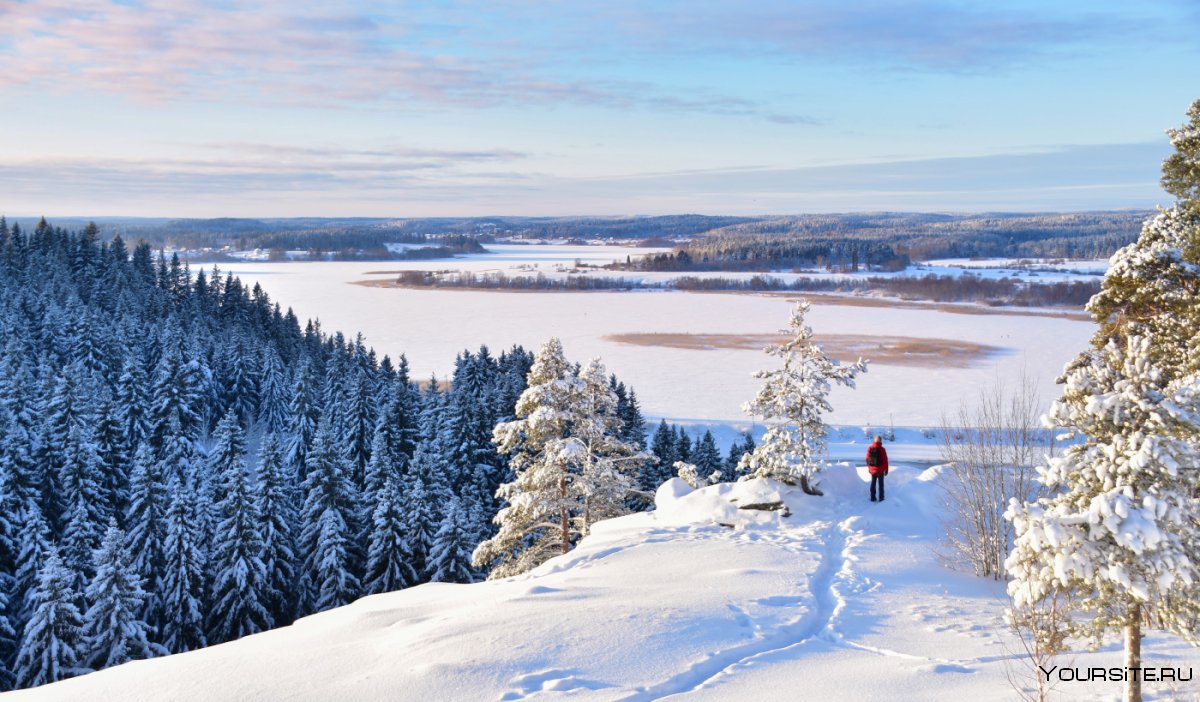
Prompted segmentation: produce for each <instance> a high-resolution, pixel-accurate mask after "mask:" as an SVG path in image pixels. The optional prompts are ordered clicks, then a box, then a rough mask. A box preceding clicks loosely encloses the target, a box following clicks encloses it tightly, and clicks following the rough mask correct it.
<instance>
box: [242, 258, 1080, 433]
mask: <svg viewBox="0 0 1200 702" xmlns="http://www.w3.org/2000/svg"><path fill="white" fill-rule="evenodd" d="M491 248H493V249H494V251H493V252H492V253H488V254H483V255H479V256H470V257H460V258H455V259H451V260H438V261H423V262H400V263H378V262H376V263H265V262H261V263H260V262H255V263H237V264H227V265H225V266H223V267H222V269H223V270H226V271H232V272H234V273H235V274H237V275H239V276H241V277H242V278H243V280H246V281H249V282H251V283H253V282H259V283H261V284H262V286H263V288H264V289H265V290H266V291H267V292H268V293H269V294H270V295H271V297H272V298H273V299H274V300H277V301H279V302H280V303H281V304H282V305H284V306H291V307H293V308H294V309H295V311H296V313H297V314H299V315H300V316H301V317H302V318H304V317H317V318H319V319H320V320H321V322H322V325H323V328H324V329H325V330H326V331H329V332H332V331H335V330H341V331H343V332H346V333H347V334H351V335H352V334H354V333H356V332H359V331H361V332H362V333H363V334H364V335H365V336H366V338H367V341H368V343H370V344H372V345H373V346H374V347H375V348H376V349H378V350H379V351H380V352H382V353H388V354H391V355H393V356H396V355H398V354H399V353H401V352H404V353H405V354H406V355H407V357H408V360H409V362H410V364H411V367H412V369H413V372H414V374H415V376H416V377H427V376H428V375H429V374H430V373H434V372H436V373H437V374H438V375H439V376H441V377H444V376H446V375H447V374H448V373H449V372H450V371H451V370H452V367H453V360H454V357H455V355H456V354H457V353H458V352H460V351H462V350H463V349H465V348H471V349H474V348H477V347H478V346H479V345H480V344H487V345H488V346H489V347H490V348H491V349H492V350H493V351H495V352H499V350H501V349H504V348H508V347H509V346H511V345H513V344H522V345H524V346H525V347H526V348H537V346H538V345H540V344H541V342H542V341H544V340H545V339H546V338H547V337H549V336H551V335H557V336H559V337H560V338H561V339H562V341H563V345H564V347H565V349H566V352H567V354H568V356H569V357H570V358H573V359H575V360H578V361H586V360H587V359H588V358H590V357H592V356H601V357H602V358H603V359H604V361H605V363H606V364H607V365H608V367H609V369H610V370H612V371H613V372H615V373H616V374H617V375H618V376H620V377H621V378H622V380H624V381H625V382H627V383H629V384H630V385H632V386H633V387H634V388H635V389H636V390H637V392H638V397H639V399H640V400H641V402H642V405H643V409H644V410H645V412H646V413H647V414H648V415H650V416H654V417H666V418H669V419H674V420H682V421H697V422H715V423H731V422H745V421H747V418H746V417H745V416H744V415H743V414H742V413H741V410H740V407H741V404H742V403H743V402H744V401H746V400H747V399H749V398H750V397H751V395H752V394H753V392H754V390H755V389H756V387H757V381H755V380H754V379H753V378H751V377H750V374H751V373H753V372H754V371H755V370H758V369H760V368H762V367H764V364H766V363H767V362H768V361H769V360H770V359H768V358H767V357H766V356H765V355H764V354H762V353H760V352H758V351H754V350H747V349H705V350H696V349H680V348H666V347H655V346H638V345H630V344H626V343H619V342H616V341H612V340H609V339H606V338H605V337H607V336H609V335H612V334H623V333H662V332H666V333H692V334H764V333H771V332H774V331H777V330H779V329H781V328H782V327H784V326H786V322H787V319H788V316H789V309H790V307H791V304H792V303H791V302H790V301H789V298H788V297H785V296H760V295H750V294H698V293H697V294H693V293H683V292H646V291H643V292H592V293H565V292H553V293H549V292H542V293H530V292H525V293H517V292H504V291H495V292H491V291H464V290H406V289H387V288H373V287H366V286H361V285H353V284H352V283H353V282H354V281H359V280H363V279H367V278H370V277H371V276H370V275H368V274H369V273H370V272H372V271H381V270H396V269H401V268H403V269H426V270H445V269H455V270H474V271H486V270H499V271H504V272H506V273H509V274H514V273H517V272H520V271H521V270H530V269H534V270H541V271H546V272H548V273H549V272H551V271H553V270H554V269H555V267H556V266H563V267H565V268H569V267H573V265H574V262H575V260H576V259H579V260H581V261H583V262H585V263H586V262H591V263H606V262H608V261H611V260H613V259H614V258H624V257H625V256H626V255H633V256H636V255H638V254H640V253H645V252H646V251H648V250H645V249H631V248H624V247H605V246H565V245H562V246H521V245H493V246H492V247H491ZM535 267H536V268H535ZM956 270H960V271H961V270H962V269H956ZM376 277H378V276H376ZM814 299H815V302H814V304H813V309H812V312H811V313H810V315H809V322H810V323H811V324H812V326H813V328H814V330H815V331H816V332H817V334H818V336H819V335H821V334H854V335H863V334H867V335H877V336H880V337H919V338H927V339H951V340H962V341H968V342H973V343H978V344H986V345H989V346H995V347H999V348H1000V349H1001V351H1000V352H998V353H996V354H993V355H991V356H988V357H986V358H984V359H982V360H981V361H979V362H978V363H976V364H974V365H972V366H970V367H965V368H964V367H955V366H952V365H938V366H934V367H913V366H885V365H882V364H876V365H874V366H872V368H871V370H870V372H869V373H868V374H867V375H865V376H862V378H861V379H860V381H859V384H858V388H857V389H856V390H853V391H851V390H844V389H840V388H839V389H837V390H835V391H834V394H833V398H832V401H833V405H834V408H835V409H834V413H833V415H832V417H831V418H830V420H831V421H832V422H834V423H840V424H847V425H861V424H877V425H888V424H894V425H896V426H912V427H923V426H934V425H937V424H938V422H939V420H940V418H941V416H942V414H943V412H945V411H947V410H953V409H954V408H955V407H956V406H957V405H958V404H959V403H960V402H963V401H970V400H971V399H973V398H974V397H975V396H976V394H977V393H978V392H979V389H980V388H983V387H987V386H989V385H991V384H993V383H994V382H996V381H997V380H1004V381H1007V382H1009V383H1010V384H1011V383H1012V382H1014V379H1015V378H1016V377H1017V376H1019V375H1020V373H1021V372H1022V371H1025V372H1026V373H1027V374H1028V375H1029V376H1030V377H1031V378H1032V379H1033V380H1034V381H1035V382H1036V383H1037V385H1038V388H1039V389H1040V391H1041V393H1042V395H1043V397H1044V398H1045V400H1046V402H1047V403H1048V402H1049V400H1050V399H1052V398H1053V397H1055V396H1057V389H1056V387H1055V385H1054V379H1055V377H1056V376H1057V375H1058V374H1059V372H1060V371H1061V370H1062V367H1063V364H1064V363H1066V362H1067V361H1068V360H1070V359H1071V358H1072V357H1073V356H1074V355H1075V354H1076V353H1077V352H1078V351H1079V350H1081V349H1083V348H1084V346H1085V345H1086V343H1087V341H1088V339H1089V337H1090V336H1091V334H1092V332H1093V325H1092V324H1091V323H1089V322H1084V321H1077V320H1071V319H1066V318H1058V317H1047V316H1014V315H1001V314H960V313H954V312H947V311H945V310H944V309H942V308H939V307H938V306H936V305H928V306H916V307H915V308H912V306H910V307H908V308H898V307H896V308H893V307H887V306H883V307H864V306H847V305H834V304H829V303H827V302H826V301H824V300H822V299H820V298H814ZM985 311H986V310H985ZM869 355H870V354H869V353H868V354H867V356H868V357H869Z"/></svg>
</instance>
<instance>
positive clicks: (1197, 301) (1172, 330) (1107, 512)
mask: <svg viewBox="0 0 1200 702" xmlns="http://www.w3.org/2000/svg"><path fill="white" fill-rule="evenodd" d="M1188 117H1189V121H1188V123H1186V124H1184V125H1183V126H1182V127H1181V128H1180V129H1177V130H1171V131H1170V132H1169V134H1170V136H1171V141H1172V143H1173V144H1174V146H1175V148H1176V153H1175V154H1174V155H1173V156H1171V157H1170V158H1168V159H1167V161H1166V162H1165V163H1164V164H1163V171H1164V175H1163V186H1164V187H1165V188H1166V189H1167V190H1168V192H1170V193H1172V194H1174V195H1176V196H1177V197H1178V198H1179V200H1178V201H1177V202H1176V203H1175V205H1174V206H1172V207H1171V208H1170V209H1167V210H1163V211H1161V212H1160V213H1159V214H1158V215H1157V216H1156V217H1154V218H1153V219H1151V220H1149V221H1147V222H1146V223H1145V225H1144V226H1143V228H1142V232H1141V235H1140V236H1139V237H1138V239H1137V241H1135V242H1134V243H1132V244H1130V245H1129V246H1126V247H1125V248H1123V249H1121V250H1120V251H1118V252H1117V253H1116V254H1115V255H1114V256H1113V257H1112V259H1111V261H1110V264H1109V271H1108V273H1107V274H1106V275H1105V277H1104V280H1103V282H1102V284H1101V290H1100V293H1099V294H1097V295H1096V296H1095V297H1093V298H1092V300H1091V301H1090V302H1089V303H1088V310H1089V311H1090V312H1091V313H1092V316H1093V318H1094V319H1095V320H1096V322H1097V324H1098V325H1099V330H1098V331H1097V333H1096V335H1095V336H1094V337H1093V339H1092V348H1091V349H1089V350H1087V351H1085V352H1084V353H1082V354H1081V355H1080V356H1079V357H1078V358H1077V359H1076V360H1075V361H1073V362H1072V363H1071V364H1069V365H1068V367H1067V371H1066V374H1065V375H1064V378H1063V379H1062V382H1063V383H1064V386H1065V387H1064V390H1063V395H1062V397H1061V398H1060V399H1059V400H1058V401H1057V402H1056V403H1054V405H1053V406H1052V408H1051V411H1050V413H1049V415H1048V420H1049V421H1050V422H1051V423H1052V425H1053V426H1054V427H1057V428H1060V429H1064V430H1066V437H1067V438H1074V439H1076V441H1074V442H1073V443H1070V444H1069V445H1068V447H1067V448H1066V449H1065V450H1064V451H1063V453H1062V455H1060V456H1057V457H1053V458H1051V459H1050V460H1049V462H1048V465H1047V466H1044V467H1040V468H1039V469H1038V473H1039V480H1040V481H1041V482H1042V484H1043V485H1044V486H1045V487H1046V488H1047V490H1048V491H1049V494H1048V495H1047V496H1045V497H1042V498H1040V499H1038V500H1036V501H1035V502H1032V503H1030V504H1025V505H1021V504H1018V503H1016V502H1014V503H1013V504H1012V505H1010V508H1009V510H1008V513H1007V514H1006V515H1005V516H1006V517H1008V518H1009V519H1010V520H1012V522H1013V526H1014V531H1015V532H1016V539H1015V543H1014V546H1013V549H1012V551H1011V552H1010V554H1009V558H1008V560H1007V562H1006V564H1005V566H1006V568H1007V570H1008V572H1009V575H1010V576H1012V580H1011V581H1010V584H1009V593H1010V594H1011V595H1012V597H1013V601H1014V607H1015V608H1016V609H1018V610H1019V609H1021V608H1023V607H1037V606H1038V605H1039V604H1040V603H1042V602H1045V601H1047V600H1049V599H1054V598H1061V597H1064V596H1065V598H1066V600H1067V601H1068V602H1070V603H1071V604H1072V606H1073V609H1074V610H1081V611H1082V612H1083V613H1085V615H1086V616H1084V617H1079V616H1077V615H1078V612H1077V611H1072V612H1068V613H1067V616H1066V622H1065V625H1064V626H1065V628H1066V629H1067V631H1069V632H1071V633H1075V634H1090V635H1091V636H1092V638H1093V641H1094V642H1095V643H1097V644H1098V643H1099V641H1100V640H1101V638H1102V637H1103V636H1104V634H1106V633H1108V632H1116V631H1122V632H1123V633H1124V635H1125V652H1126V666H1127V667H1130V668H1137V667H1140V666H1141V638H1142V626H1143V625H1144V624H1145V623H1149V624H1150V625H1152V626H1156V627H1159V628H1162V629H1165V630H1167V631H1170V632H1173V633H1176V634H1178V635H1180V636H1183V637H1185V638H1186V639H1188V640H1189V641H1191V642H1192V643H1193V644H1197V643H1200V556H1198V555H1197V554H1200V531H1198V529H1197V525H1200V503H1198V502H1197V499H1196V498H1197V496H1198V495H1200V475H1198V474H1197V471H1196V465H1197V464H1198V463H1200V350H1198V345H1200V344H1198V342H1200V329H1198V327H1197V323H1198V322H1200V204H1198V203H1200V199H1198V198H1200V170H1198V169H1197V168H1196V162H1197V154H1198V153H1200V101H1197V102H1196V103H1194V104H1193V105H1192V108H1191V109H1190V110H1189V112H1188ZM1126 699H1127V700H1129V701H1130V702H1133V701H1136V700H1140V699H1141V686H1140V682H1139V679H1138V678H1137V676H1129V678H1128V679H1127V687H1126Z"/></svg>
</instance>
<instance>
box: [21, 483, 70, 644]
mask: <svg viewBox="0 0 1200 702" xmlns="http://www.w3.org/2000/svg"><path fill="white" fill-rule="evenodd" d="M20 522H21V539H20V543H19V549H18V552H17V570H16V573H15V577H14V585H13V596H12V600H11V605H12V607H13V609H14V611H16V612H17V620H18V621H27V620H28V619H29V617H30V616H32V614H33V607H34V602H33V597H34V595H33V592H34V589H35V588H36V587H37V583H38V576H39V574H40V573H41V571H42V566H43V565H44V564H45V562H46V557H47V556H49V555H50V552H51V551H52V550H56V549H55V547H54V542H53V539H52V535H51V532H50V525H49V524H47V523H46V520H45V518H43V517H42V511H41V509H39V508H38V507H37V506H36V505H33V506H27V507H26V509H25V510H24V511H23V512H22V513H21V516H20ZM60 558H61V556H60Z"/></svg>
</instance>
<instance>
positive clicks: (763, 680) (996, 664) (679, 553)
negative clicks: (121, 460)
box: [11, 463, 1200, 702]
mask: <svg viewBox="0 0 1200 702" xmlns="http://www.w3.org/2000/svg"><path fill="white" fill-rule="evenodd" d="M862 470H865V469H862ZM940 471H941V469H940V468H938V467H934V468H930V469H926V470H923V471H922V470H919V469H917V468H915V467H913V466H912V465H911V464H907V465H906V464H903V463H899V464H895V465H894V466H893V472H892V475H891V476H890V477H889V478H888V483H889V485H888V498H887V501H886V502H882V503H875V504H873V503H870V502H868V501H867V499H866V491H867V489H866V483H865V482H864V481H863V476H862V475H860V474H859V472H858V471H856V470H854V469H851V468H848V467H846V468H841V469H835V470H834V471H832V472H831V473H830V474H828V475H827V477H826V478H825V479H824V487H825V489H826V490H827V493H828V494H827V495H826V497H823V498H815V497H809V496H805V495H802V494H800V493H798V492H797V491H793V490H788V489H786V488H783V486H781V485H779V484H777V483H773V482H767V481H757V480H756V481H748V482H743V483H738V484H735V485H730V484H720V485H715V486H711V487H708V488H705V489H703V490H699V491H692V490H691V489H690V488H688V487H687V486H686V485H684V484H683V483H682V482H681V481H678V480H673V481H671V482H668V483H666V484H665V485H664V486H663V487H662V488H661V489H660V490H659V496H658V509H657V511H655V512H652V513H641V514H636V515H631V516H628V517H622V518H619V519H615V520H611V521H608V522H602V523H600V524H598V525H597V526H596V528H595V530H594V532H593V534H592V535H591V536H589V537H588V538H586V539H585V540H584V541H583V542H582V543H581V544H580V546H579V547H578V548H576V549H575V550H574V551H572V552H571V553H569V554H567V555H565V556H561V557H558V558H555V559H553V560H551V561H549V562H547V563H545V564H543V565H542V566H541V567H539V568H537V569H536V570H534V571H532V572H531V573H528V574H526V575H523V576H518V577H515V578H510V579H507V580H503V581H494V582H487V583H480V584H475V585H446V584H428V585H422V586H419V587H416V588H412V589H409V590H404V591H401V592H396V593H390V594H386V595H378V596H374V597H368V598H365V599H362V600H360V601H358V602H356V603H354V604H352V605H350V606H348V607H344V608H341V609H338V610H334V611H331V612H327V613H323V614H319V615H315V616H312V617H308V618H306V619H302V620H300V621H299V622H297V623H296V624H295V625H293V626H290V627H286V628H283V629H279V630H275V631H271V632H267V633H263V634H258V635H256V636H252V637H249V638H246V639H242V640H241V641H235V642H232V643H228V644H224V645H220V646H214V647H211V648H208V649H204V650H200V651H196V652H192V653H186V654H182V655H177V656H171V657H168V658H160V659H154V660H148V661H138V662H134V663H129V664H126V665H122V666H119V667H117V668H111V669H108V670H105V671H101V672H99V673H94V674H91V675H87V676H85V677H82V678H76V679H72V680H67V681H64V682H61V683H56V684H54V685H50V686H47V687H43V688H39V689H35V690H29V691H24V692H17V693H12V695H11V697H12V699H13V700H36V701H39V702H49V701H51V700H84V699H87V700H123V701H127V702H138V701H141V700H145V701H146V702H157V701H158V700H179V701H183V700H206V701H207V700H247V699H257V700H334V699H336V700H388V701H392V700H421V701H423V702H427V701H433V700H437V701H439V702H441V701H443V700H445V701H450V700H464V701H468V700H469V701H471V702H475V701H477V700H478V701H503V700H525V699H539V700H558V699H582V700H657V699H671V700H681V701H682V700H690V701H701V700H715V701H728V700H734V701H741V700H746V701H754V702H762V701H765V700H799V699H805V700H831V701H842V700H846V701H850V700H854V701H859V700H924V701H929V702H939V701H946V702H961V701H962V700H972V702H983V701H985V700H1010V699H1014V698H1015V697H1016V692H1015V691H1014V690H1013V688H1012V687H1011V684H1010V682H1009V676H1010V675H1011V676H1013V677H1014V679H1015V680H1019V681H1021V682H1022V683H1023V684H1028V685H1031V684H1032V682H1033V673H1032V672H1031V671H1030V670H1029V669H1027V668H1026V667H1025V665H1024V664H1023V662H1022V661H1023V656H1022V654H1021V649H1020V647H1019V644H1018V643H1017V641H1016V639H1015V638H1014V637H1013V636H1012V635H1010V634H1009V633H1008V632H1007V630H1006V628H1005V626H1004V625H1003V623H1002V618H1001V617H1002V611H1003V608H1004V606H1005V601H1006V598H1005V597H1004V594H1003V587H1002V585H1001V584H999V583H996V582H995V581H991V580H984V579H979V578H975V577H972V576H968V575H965V574H962V573H957V572H953V571H950V570H948V569H946V568H945V567H944V565H943V564H942V562H941V561H940V560H939V559H938V557H937V556H936V555H935V540H936V538H937V535H938V532H939V527H938V516H939V507H938V494H939V493H938V490H939V486H938V479H939V474H940ZM779 498H782V499H783V500H785V501H786V504H787V506H788V508H789V509H790V512H791V514H790V516H782V514H781V513H780V512H765V511H758V510H742V509H738V508H737V505H739V504H740V505H748V504H752V503H761V502H765V501H769V500H772V499H779ZM734 501H736V502H734ZM725 525H729V526H725ZM1143 647H1144V654H1145V656H1146V665H1153V666H1156V667H1176V668H1182V669H1183V670H1184V671H1185V672H1186V671H1188V670H1189V669H1191V670H1192V671H1193V672H1194V670H1195V669H1196V668H1198V667H1200V652H1198V651H1197V650H1196V649H1193V648H1190V647H1188V646H1187V645H1186V644H1185V643H1183V642H1182V641H1180V640H1178V639H1175V638H1171V637H1165V636H1163V635H1161V634H1151V635H1149V636H1148V637H1147V639H1146V640H1145V641H1144V643H1143ZM1055 663H1056V664H1058V665H1060V666H1067V667H1072V668H1087V667H1093V666H1097V667H1105V668H1108V667H1119V666H1121V665H1122V664H1123V658H1122V652H1121V650H1120V646H1119V644H1117V643H1115V642H1111V643H1108V644H1106V645H1105V646H1103V647H1102V648H1101V649H1100V650H1099V651H1096V652H1087V651H1081V652H1078V653H1075V654H1071V655H1068V656H1065V657H1063V658H1062V659H1061V660H1058V661H1055ZM1195 685H1196V684H1195V682H1193V683H1191V684H1190V686H1188V685H1181V684H1174V685H1173V684H1147V699H1149V700H1196V699H1200V698H1198V696H1197V688H1196V686H1195ZM1057 693H1058V697H1057V699H1062V700H1117V699H1119V698H1120V693H1121V684H1120V683H1112V682H1091V683H1085V682H1062V683H1060V684H1059V685H1058V687H1057Z"/></svg>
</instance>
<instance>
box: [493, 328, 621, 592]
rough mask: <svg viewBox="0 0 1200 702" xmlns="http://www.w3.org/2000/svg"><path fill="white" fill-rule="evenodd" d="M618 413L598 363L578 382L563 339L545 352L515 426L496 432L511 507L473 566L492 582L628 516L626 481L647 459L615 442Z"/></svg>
mask: <svg viewBox="0 0 1200 702" xmlns="http://www.w3.org/2000/svg"><path fill="white" fill-rule="evenodd" d="M616 405H617V398H616V394H615V393H614V392H613V391H612V389H611V388H610V387H609V386H608V382H607V379H606V374H605V371H604V366H603V365H602V364H600V362H599V361H598V360H597V361H593V362H592V363H591V364H589V366H588V368H587V369H586V370H583V371H582V372H581V373H580V374H577V373H576V370H575V368H574V367H573V366H572V365H571V364H569V363H568V362H567V360H566V358H565V357H564V356H563V351H562V344H561V343H560V342H559V341H558V339H550V340H549V341H548V342H546V344H545V345H544V346H542V348H541V350H540V351H539V352H538V354H537V356H536V358H535V360H534V364H533V367H532V368H531V369H530V371H529V378H528V383H527V387H526V389H525V392H523V393H522V394H521V397H520V399H519V400H518V402H517V408H516V413H517V419H515V420H513V421H511V422H505V423H502V424H498V425H497V426H496V429H495V438H494V440H495V442H496V445H497V447H498V448H499V450H500V451H501V452H502V453H506V454H511V455H512V459H511V461H510V466H511V467H512V470H513V474H514V476H515V477H514V479H513V480H512V481H511V482H508V483H505V484H504V485H501V486H500V489H499V491H498V494H499V496H501V497H503V498H504V499H506V500H507V501H508V506H507V507H504V508H503V509H501V510H500V512H499V514H497V515H496V518H495V522H496V524H498V525H499V527H500V528H499V531H498V532H497V533H496V535H495V536H494V537H492V538H491V539H488V540H486V541H484V542H483V543H481V544H479V546H478V547H477V548H476V549H475V552H474V554H473V556H472V561H473V564H474V565H475V566H477V567H486V566H492V564H495V565H494V566H493V567H492V571H491V574H490V575H489V577H492V578H497V577H506V576H508V575H512V574H515V573H522V572H524V571H526V570H529V569H530V568H533V567H534V566H536V565H538V564H539V563H541V562H543V561H545V560H547V559H548V558H550V557H552V556H554V555H556V554H557V553H566V552H567V551H568V550H570V548H571V544H572V543H573V542H574V541H575V540H577V539H578V538H579V537H580V536H581V535H583V534H586V533H587V530H588V529H589V528H590V526H591V524H592V523H593V522H594V521H595V520H596V519H597V518H603V517H605V516H610V515H612V514H618V513H623V512H624V511H625V506H624V500H625V497H626V495H627V494H628V492H629V490H630V489H631V488H632V479H631V478H630V477H629V474H630V473H631V472H632V471H633V470H635V469H636V466H637V465H638V463H639V462H640V461H642V460H644V459H645V456H643V455H641V454H639V453H638V452H637V451H636V450H635V449H633V448H632V447H630V446H629V445H628V444H626V443H624V442H623V441H621V440H620V439H619V438H618V437H617V434H618V431H619V429H620V418H619V417H617V414H616ZM551 525H553V526H551Z"/></svg>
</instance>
